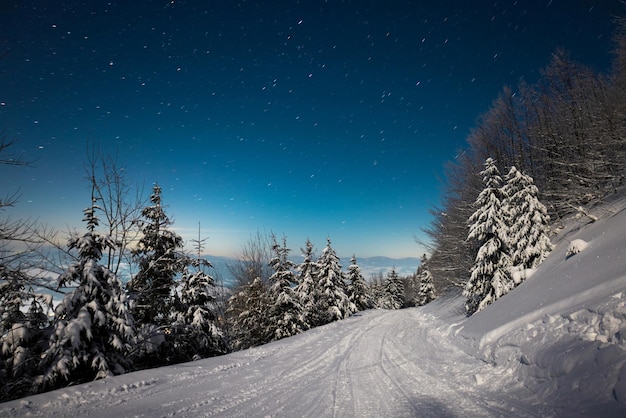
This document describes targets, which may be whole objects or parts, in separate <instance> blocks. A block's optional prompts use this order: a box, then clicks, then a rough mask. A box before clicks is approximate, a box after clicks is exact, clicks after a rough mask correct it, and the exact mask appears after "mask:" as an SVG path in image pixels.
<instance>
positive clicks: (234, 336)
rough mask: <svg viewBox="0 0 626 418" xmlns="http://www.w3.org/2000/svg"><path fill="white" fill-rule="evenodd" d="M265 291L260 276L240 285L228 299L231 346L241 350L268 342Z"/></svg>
mask: <svg viewBox="0 0 626 418" xmlns="http://www.w3.org/2000/svg"><path fill="white" fill-rule="evenodd" d="M266 309H267V292H266V286H265V284H264V283H263V280H261V278H260V277H257V278H256V279H254V280H253V281H252V282H251V283H248V284H246V285H243V286H241V288H240V290H239V291H238V292H237V293H235V294H234V295H233V296H231V297H230V299H228V310H227V313H228V314H229V317H230V322H231V329H230V336H231V340H232V347H233V348H234V349H235V350H243V349H246V348H250V347H255V346H258V345H261V344H265V343H267V342H269V340H268V339H267V334H268V333H267V321H266V314H267V310H266Z"/></svg>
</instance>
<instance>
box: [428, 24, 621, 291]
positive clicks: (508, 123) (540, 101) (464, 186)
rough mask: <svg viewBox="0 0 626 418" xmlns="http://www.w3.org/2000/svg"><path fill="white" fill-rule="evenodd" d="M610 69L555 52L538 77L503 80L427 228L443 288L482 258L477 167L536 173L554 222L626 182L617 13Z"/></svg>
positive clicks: (454, 164) (447, 175)
mask: <svg viewBox="0 0 626 418" xmlns="http://www.w3.org/2000/svg"><path fill="white" fill-rule="evenodd" d="M614 39H615V41H614V45H615V49H614V51H613V55H614V57H613V67H612V70H611V72H610V73H609V74H600V73H597V72H595V71H593V70H592V69H591V68H589V67H587V66H585V65H584V64H582V63H578V62H574V61H573V60H571V59H570V57H569V56H568V54H567V52H566V51H562V50H558V51H555V52H554V54H553V56H552V59H551V61H550V62H549V63H548V64H547V66H546V67H545V68H544V69H543V71H542V74H541V78H540V80H539V81H538V82H537V83H535V84H532V85H531V84H528V83H525V82H521V83H520V84H519V85H518V86H517V87H516V89H513V88H511V87H508V86H505V87H504V88H503V89H502V92H501V93H500V95H499V96H498V97H497V98H496V99H495V100H494V101H493V104H492V106H491V108H490V109H489V110H488V111H487V112H486V113H485V114H484V115H482V116H481V117H480V119H479V120H478V122H477V125H476V127H475V128H474V129H473V131H472V132H471V134H470V135H469V137H468V138H467V144H466V146H465V147H464V148H463V149H460V150H458V152H457V155H456V157H455V159H454V161H451V162H449V163H448V165H447V166H446V167H445V170H444V179H443V185H442V188H443V191H442V198H441V201H440V203H439V204H438V206H437V207H435V208H433V209H432V210H431V214H432V215H433V221H432V222H431V224H430V225H429V226H428V227H427V228H425V232H426V234H427V236H428V237H429V241H428V242H426V243H425V244H426V245H427V246H428V247H429V248H430V250H431V251H430V259H429V267H430V270H431V272H432V274H433V277H434V280H435V284H436V286H437V288H439V289H444V288H448V287H450V286H459V287H464V286H465V283H466V282H467V279H468V272H469V271H470V269H471V266H472V265H473V263H474V261H475V257H476V252H477V247H476V243H475V242H473V241H472V240H471V239H470V240H468V219H469V218H470V216H471V215H472V214H473V213H474V211H475V210H476V206H475V202H476V198H477V196H478V195H479V194H480V192H481V191H482V190H483V188H484V184H483V182H482V177H481V175H480V174H479V173H481V171H482V170H483V169H484V164H485V161H486V160H487V159H488V158H491V159H493V160H494V161H495V165H496V167H497V168H498V169H499V172H500V173H507V172H508V171H509V169H510V167H516V169H517V170H518V171H520V172H523V173H525V174H526V175H528V176H530V177H531V178H532V179H533V180H534V184H535V186H536V187H537V189H538V193H539V194H538V198H539V200H540V201H541V202H542V203H543V204H544V205H545V206H546V208H547V213H548V215H549V217H550V219H551V224H552V227H553V228H558V225H559V220H560V219H563V218H564V217H565V216H567V215H570V214H573V213H579V214H581V215H582V216H584V213H585V211H584V209H583V208H584V207H585V205H593V204H597V203H599V202H601V201H602V200H603V199H604V198H606V196H609V195H612V194H615V193H616V192H617V191H618V190H620V189H621V188H623V187H624V173H625V171H626V123H625V122H626V23H625V21H624V19H620V20H618V29H617V32H616V34H615V38H614Z"/></svg>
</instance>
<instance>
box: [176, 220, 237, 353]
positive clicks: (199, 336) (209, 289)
mask: <svg viewBox="0 0 626 418" xmlns="http://www.w3.org/2000/svg"><path fill="white" fill-rule="evenodd" d="M205 240H206V239H204V240H202V239H200V227H199V226H198V239H197V240H192V241H193V242H194V243H195V244H196V250H197V254H196V257H195V258H194V259H190V260H189V264H188V265H187V267H186V268H185V271H184V272H183V274H182V277H181V280H180V283H179V288H180V292H179V293H177V295H176V301H175V303H174V309H173V311H172V319H171V328H172V334H173V335H172V336H171V337H170V336H169V335H168V339H170V338H171V339H172V340H173V344H172V345H173V349H174V350H173V351H174V354H175V355H176V356H177V358H178V359H180V360H181V361H187V360H197V359H200V358H206V357H212V356H216V355H220V354H224V353H226V351H227V350H226V339H225V337H224V333H223V332H222V330H221V329H220V327H219V325H218V321H217V316H216V314H215V311H216V297H215V282H214V280H213V277H211V276H210V275H209V274H208V273H207V272H206V269H207V268H210V267H212V266H211V263H210V262H209V261H208V260H206V259H204V258H202V250H203V246H202V244H203V242H204V241H205Z"/></svg>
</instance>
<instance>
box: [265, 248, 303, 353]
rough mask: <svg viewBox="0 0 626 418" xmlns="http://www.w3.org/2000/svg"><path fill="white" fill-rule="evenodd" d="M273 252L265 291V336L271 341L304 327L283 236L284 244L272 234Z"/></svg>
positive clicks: (287, 335)
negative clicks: (268, 282) (268, 284)
mask: <svg viewBox="0 0 626 418" xmlns="http://www.w3.org/2000/svg"><path fill="white" fill-rule="evenodd" d="M272 241H273V244H272V251H273V252H274V256H273V257H272V259H271V260H270V263H269V264H270V267H271V268H272V270H274V274H272V275H271V276H270V284H271V285H270V288H269V291H268V296H267V300H268V312H267V322H268V328H267V331H268V339H269V340H271V341H274V340H280V339H281V338H286V337H290V336H292V335H296V334H299V333H301V332H302V331H304V330H306V329H307V326H306V322H305V320H304V316H303V310H302V305H300V300H299V298H298V296H297V294H296V293H295V292H294V290H293V288H292V285H295V283H296V276H295V273H294V271H293V269H294V267H295V266H294V264H293V263H292V262H291V261H289V258H288V257H289V251H290V250H289V248H287V239H286V238H285V237H283V245H282V246H281V245H280V244H278V242H276V237H275V236H272Z"/></svg>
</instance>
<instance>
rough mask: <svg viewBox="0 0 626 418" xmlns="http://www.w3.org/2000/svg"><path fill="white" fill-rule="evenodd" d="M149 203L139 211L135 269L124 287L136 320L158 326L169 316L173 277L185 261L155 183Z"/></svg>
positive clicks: (180, 238)
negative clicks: (136, 269)
mask: <svg viewBox="0 0 626 418" xmlns="http://www.w3.org/2000/svg"><path fill="white" fill-rule="evenodd" d="M150 202H151V203H152V206H148V207H146V208H144V209H143V210H142V212H141V215H142V217H143V218H144V219H143V220H141V221H139V222H140V226H141V232H142V236H141V239H140V240H139V242H138V243H137V248H135V249H134V250H133V257H134V258H135V260H136V261H137V262H138V264H139V271H138V272H137V274H136V275H135V276H134V277H133V278H132V279H131V280H130V281H129V282H128V290H129V292H130V294H131V296H132V298H133V299H134V301H135V310H134V314H135V319H136V320H137V323H138V324H141V325H149V324H155V325H157V326H160V325H165V322H167V320H168V318H169V315H170V310H171V308H172V289H173V287H174V284H175V282H174V278H175V276H176V275H177V274H178V273H182V272H183V270H184V267H185V263H184V257H182V253H181V250H182V248H183V239H182V237H181V236H180V235H178V234H177V233H175V232H174V231H171V230H170V229H168V228H169V226H170V225H171V224H172V222H171V221H170V219H169V217H168V216H167V215H166V213H165V211H164V209H163V206H162V205H161V187H160V186H159V185H158V184H155V185H154V187H153V189H152V195H151V196H150Z"/></svg>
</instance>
